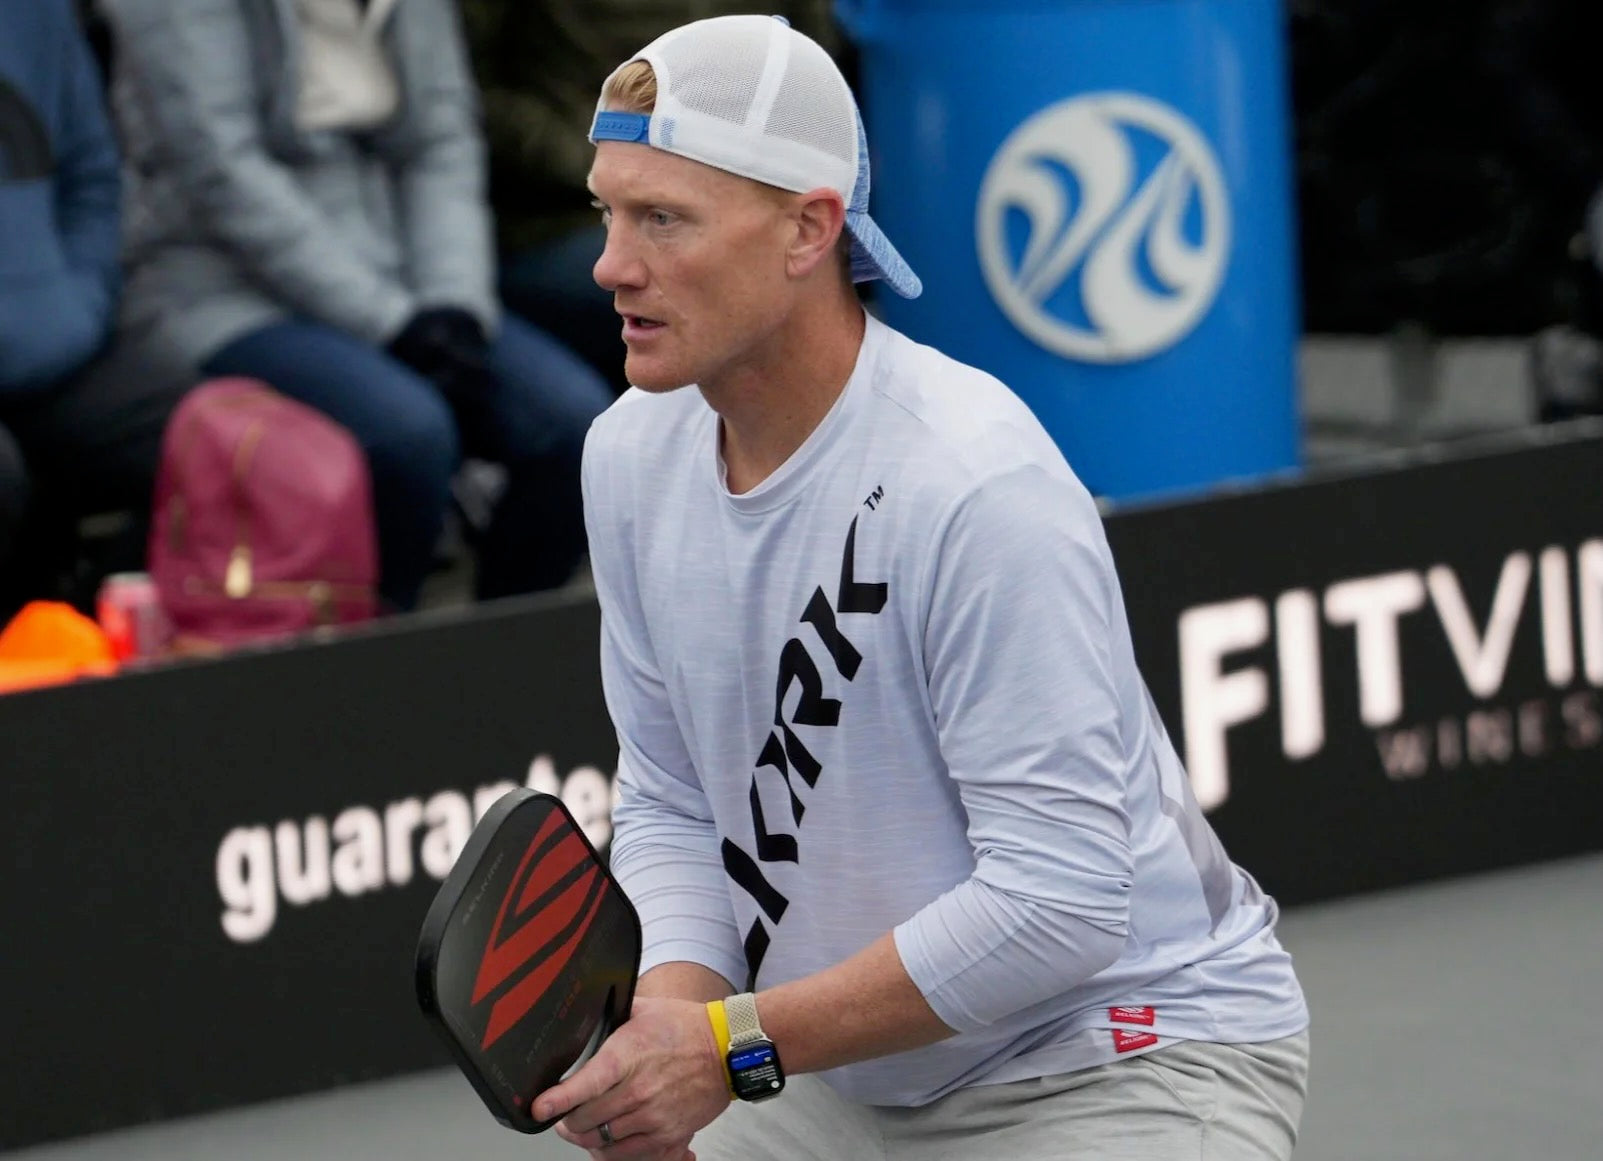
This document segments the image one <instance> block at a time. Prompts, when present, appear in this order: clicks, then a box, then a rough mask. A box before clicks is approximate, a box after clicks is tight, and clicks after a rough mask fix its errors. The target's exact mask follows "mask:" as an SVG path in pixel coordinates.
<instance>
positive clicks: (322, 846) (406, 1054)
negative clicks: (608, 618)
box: [0, 600, 617, 1149]
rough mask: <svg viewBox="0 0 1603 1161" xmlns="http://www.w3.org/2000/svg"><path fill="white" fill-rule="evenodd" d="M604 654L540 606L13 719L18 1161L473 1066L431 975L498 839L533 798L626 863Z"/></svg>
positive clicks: (8, 728)
mask: <svg viewBox="0 0 1603 1161" xmlns="http://www.w3.org/2000/svg"><path fill="white" fill-rule="evenodd" d="M597 626H598V617H597V611H596V608H595V606H594V604H593V603H592V602H589V601H582V602H579V603H577V604H552V603H551V602H550V601H549V600H547V601H531V602H515V603H510V604H508V605H504V606H499V607H497V608H495V609H494V610H486V611H480V612H478V613H477V614H476V615H474V616H472V617H464V618H451V619H445V620H440V621H436V622H424V623H422V624H417V623H413V624H411V625H409V626H407V627H405V628H400V629H396V630H394V631H380V632H376V633H373V634H372V635H364V636H361V637H357V638H352V639H348V640H342V641H338V642H334V643H330V644H327V645H320V646H316V647H312V648H305V649H295V650H286V651H280V652H273V653H264V654H260V655H254V656H241V657H237V658H232V659H228V660H224V661H220V662H215V663H208V664H201V665H195V666H192V667H185V668H177V669H172V670H167V671H160V672H151V673H146V674H140V675H134V676H128V677H123V678H118V679H116V680H112V681H104V682H97V683H93V684H88V685H83V686H78V687H72V688H66V689H58V690H46V691H40V692H37V693H30V694H19V695H13V696H9V697H3V698H0V747H3V751H0V752H3V755H4V757H3V775H0V779H3V792H4V795H5V803H6V810H5V812H4V820H3V822H0V827H3V832H0V833H3V835H4V838H3V840H0V841H4V843H5V847H6V852H7V857H8V859H9V867H10V873H8V874H7V875H5V876H4V878H3V879H0V923H3V935H0V942H3V947H4V952H3V955H0V983H3V984H4V994H5V996H6V1002H5V1003H4V1004H0V1044H3V1045H4V1046H5V1052H4V1057H5V1060H4V1065H3V1068H4V1073H3V1081H0V1149H4V1148H14V1147H18V1146H21V1145H24V1144H28V1143H31V1142H35V1141H41V1140H46V1139H49V1138H53V1137H60V1136H67V1135H73V1134H78V1133H84V1132H88V1131H91V1130H94V1129H99V1128H109V1127H112V1126H115V1125H120V1124H128V1123H133V1122H137V1121H143V1120H148V1119H153V1118H161V1117H171V1116H177V1115H181V1114H185V1113H192V1112H198V1111H201V1110H205V1109H211V1108H218V1107H224V1106H229V1105H235V1104H240V1103H244V1102H247V1101H255V1100H261V1099H265V1098H269V1097H274V1096H282V1095H287V1094H291V1093H297V1092H306V1091H310V1090H314V1089H319V1088H324V1087H328V1086H330V1085H333V1084H337V1083H341V1082H346V1081H355V1080H360V1079H366V1078H370V1077H378V1076H386V1075H392V1074H395V1073H398V1072H402V1071H406V1070H408V1069H415V1068H419V1067H423V1066H430V1065H443V1064H447V1063H448V1062H449V1056H448V1055H447V1054H446V1052H445V1049H444V1046H443V1045H442V1044H441V1043H440V1041H439V1040H438V1038H437V1037H436V1036H435V1034H434V1033H433V1031H432V1030H431V1029H430V1028H429V1027H428V1025H427V1024H426V1022H425V1021H424V1019H423V1017H422V1015H421V1014H420V1013H419V1011H418V1006H417V1000H416V998H415V995H414V988H413V973H412V964H413V956H414V953H415V950H416V946H417V938H418V932H419V930H420V928H421V925H422V921H423V917H424V914H425V913H426V912H427V910H428V906H429V903H430V901H431V900H432V899H433V897H434V893H435V891H436V890H437V889H438V886H439V882H440V880H441V879H443V877H444V875H445V874H446V872H447V871H448V870H449V867H450V865H451V863H452V861H453V860H454V859H455V857H456V854H457V853H458V852H459V851H460V849H461V847H462V845H463V843H464V842H465V840H466V838H467V835H468V833H469V829H470V827H471V825H472V823H473V821H474V819H476V818H477V817H478V816H479V815H481V814H482V813H483V812H484V810H486V809H488V806H489V805H490V803H491V801H493V799H494V798H496V797H498V796H499V795H500V794H501V793H503V792H504V791H505V790H506V789H508V788H510V787H511V786H512V785H514V784H527V785H531V786H533V787H535V788H536V789H541V790H545V791H547V792H549V793H558V794H560V795H561V796H562V797H563V799H564V800H565V802H566V803H567V804H568V806H569V808H570V810H571V811H572V812H573V814H574V815H575V817H576V819H577V820H578V821H579V822H580V824H581V825H582V826H584V828H585V830H586V833H587V834H588V836H589V837H590V838H591V840H592V841H593V842H596V843H597V844H598V845H604V844H605V842H606V840H607V839H608V838H609V837H610V833H611V832H610V823H609V822H608V818H609V812H610V780H611V775H612V772H613V769H614V763H615V759H616V756H617V745H616V741H615V739H614V738H613V736H612V733H611V729H610V726H609V725H608V721H607V715H606V711H605V707H604V705H603V703H602V699H601V691H600V681H599V673H598V665H597V661H596V641H597V632H598V627H597ZM464 1095H465V1096H467V1097H468V1099H472V1098H471V1095H470V1094H469V1093H468V1091H467V1086H466V1084H465V1083H464Z"/></svg>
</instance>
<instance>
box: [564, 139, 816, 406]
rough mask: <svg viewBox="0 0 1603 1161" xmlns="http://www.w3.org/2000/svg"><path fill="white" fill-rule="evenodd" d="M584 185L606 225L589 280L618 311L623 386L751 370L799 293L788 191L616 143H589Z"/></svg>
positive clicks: (653, 387) (712, 379) (669, 384)
mask: <svg viewBox="0 0 1603 1161" xmlns="http://www.w3.org/2000/svg"><path fill="white" fill-rule="evenodd" d="M590 189H591V191H592V192H593V193H594V194H595V196H596V201H597V203H598V204H599V205H600V206H601V207H602V213H603V219H604V220H605V221H606V224H607V246H606V249H605V251H603V253H602V255H601V258H600V259H599V260H598V261H597V262H596V266H595V279H596V281H597V282H598V283H600V284H601V286H603V287H604V288H606V289H607V290H610V291H612V293H613V302H614V305H615V307H616V308H617V311H618V313H619V314H620V315H621V316H623V341H624V344H625V346H626V347H627V349H628V355H627V358H626V359H625V361H624V371H625V373H626V374H627V375H628V377H629V381H630V382H631V383H633V384H634V385H635V386H637V387H640V388H643V389H644V390H647V391H672V390H674V389H675V388H678V387H683V386H686V385H687V384H691V383H699V384H702V385H704V386H705V385H708V384H715V383H717V382H719V381H720V379H722V378H725V377H727V376H729V375H730V374H732V373H737V372H738V371H740V370H741V369H742V368H747V367H760V366H761V362H762V359H763V355H764V348H765V346H766V340H767V339H768V338H769V337H770V336H771V335H772V334H773V333H774V332H775V331H776V330H777V329H778V328H779V327H780V326H781V325H782V324H783V322H784V319H785V317H786V316H787V314H788V313H789V308H790V304H791V302H792V300H793V295H794V294H795V293H796V289H797V288H796V287H795V286H794V284H793V283H792V282H791V280H790V279H789V278H788V277H787V275H786V253H787V246H788V244H789V242H790V240H791V239H792V238H793V237H794V223H793V221H792V219H791V216H790V214H789V213H788V206H789V201H788V199H787V197H786V195H785V194H783V193H782V192H780V191H777V190H773V189H769V188H767V187H765V186H762V185H759V184H758V183H757V182H753V181H748V180H746V179H745V178H742V177H736V176H735V175H733V174H729V173H725V172H723V171H722V170H718V169H713V168H712V167H711V166H707V165H702V164H700V163H699V162H695V161H691V160H689V159H687V158H683V157H677V156H675V155H673V154H671V153H664V152H662V151H661V150H658V149H653V148H651V147H650V146H649V145H641V144H637V143H634V142H623V141H603V142H601V143H599V144H598V145H597V147H596V156H595V162H594V164H593V165H592V167H591V169H590Z"/></svg>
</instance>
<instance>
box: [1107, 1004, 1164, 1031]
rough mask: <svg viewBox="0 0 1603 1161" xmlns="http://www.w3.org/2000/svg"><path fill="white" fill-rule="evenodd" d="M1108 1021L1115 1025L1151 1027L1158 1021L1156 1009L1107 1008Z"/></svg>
mask: <svg viewBox="0 0 1603 1161" xmlns="http://www.w3.org/2000/svg"><path fill="white" fill-rule="evenodd" d="M1108 1019H1109V1020H1112V1021H1113V1022H1114V1023H1115V1024H1144V1025H1146V1026H1147V1027H1148V1028H1150V1027H1152V1025H1153V1024H1154V1023H1156V1022H1157V1019H1158V1010H1157V1009H1156V1008H1109V1009H1108Z"/></svg>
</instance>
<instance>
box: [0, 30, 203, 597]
mask: <svg viewBox="0 0 1603 1161" xmlns="http://www.w3.org/2000/svg"><path fill="white" fill-rule="evenodd" d="M117 171H118V156H117V149H116V145H115V142H114V139H113V136H112V132H111V126H110V122H109V118H108V117H107V114H106V108H105V101H104V94H103V92H102V89H101V83H100V73H99V70H98V68H97V66H96V64H95V61H94V58H93V56H92V55H91V53H90V51H89V48H88V45H87V42H86V41H85V40H84V38H83V35H82V32H81V30H80V28H79V25H78V23H77V18H76V15H75V13H74V10H73V5H72V0H0V619H3V616H4V615H8V614H9V613H10V612H11V611H12V610H14V609H15V608H16V607H18V606H19V605H20V604H21V602H22V601H23V600H24V599H27V598H29V597H34V596H40V595H58V594H57V593H56V592H54V591H53V590H54V589H56V588H57V587H58V586H57V581H58V573H64V572H65V570H66V569H67V567H68V565H69V563H70V562H69V561H67V560H64V559H62V558H61V556H60V553H62V552H67V553H70V552H71V551H72V550H73V549H74V547H75V545H74V543H73V530H74V526H75V523H76V518H77V517H81V516H84V515H88V514H93V513H97V512H107V511H113V510H131V511H132V512H133V513H134V514H135V515H136V516H137V517H141V518H142V517H144V516H146V515H148V508H149V504H150V495H151V487H152V482H153V479H154V476H155V466H156V461H157V458H158V456H159V454H160V447H161V434H162V429H163V427H164V425H165V422H166V419H167V416H168V414H169V413H170V412H171V409H172V407H173V405H174V404H175V402H176V401H177V399H178V397H179V395H181V393H182V391H183V389H184V388H185V387H186V386H187V385H188V384H187V383H184V382H182V381H174V380H172V379H170V378H165V377H162V376H160V375H156V374H154V373H152V371H151V369H150V368H147V367H144V366H138V365H135V363H134V362H133V361H131V360H130V359H128V358H126V357H124V356H123V355H122V354H121V353H115V354H111V355H105V356H103V357H100V358H98V359H97V355H101V354H102V351H103V348H104V347H105V344H106V340H107V337H108V335H109V333H110V330H111V327H112V322H113V319H114V318H115V314H116V306H117V294H118V284H119V274H118V251H119V245H120V214H119V209H118V197H119V182H118V172H117ZM142 539H143V537H142V524H140V522H139V521H137V520H136V521H135V526H134V527H132V528H131V529H130V534H129V536H128V547H127V548H126V552H127V554H128V555H127V556H125V557H124V558H121V559H114V560H112V561H111V562H109V567H134V566H137V564H138V563H139V555H140V551H141V545H142ZM62 595H72V596H74V597H82V596H84V594H77V593H74V594H62Z"/></svg>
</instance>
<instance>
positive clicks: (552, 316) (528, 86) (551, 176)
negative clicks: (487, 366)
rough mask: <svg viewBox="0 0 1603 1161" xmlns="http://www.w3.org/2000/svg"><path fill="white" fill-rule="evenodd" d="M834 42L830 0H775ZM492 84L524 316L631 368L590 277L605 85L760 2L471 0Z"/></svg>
mask: <svg viewBox="0 0 1603 1161" xmlns="http://www.w3.org/2000/svg"><path fill="white" fill-rule="evenodd" d="M758 7H759V8H760V9H761V11H762V12H764V13H768V14H777V15H782V16H784V17H786V18H787V19H789V21H790V22H791V24H793V25H794V26H795V27H796V28H798V29H799V30H801V31H802V32H805V33H806V34H807V35H808V36H811V37H812V38H813V39H814V40H817V41H818V42H819V43H820V44H822V45H824V47H825V48H827V49H830V50H831V51H832V52H835V51H837V50H838V48H839V47H840V41H839V38H838V37H837V36H836V35H835V29H834V25H833V23H832V20H831V16H830V10H831V7H832V5H831V3H830V0H775V2H774V3H770V4H766V5H759V6H758ZM463 11H464V14H465V17H466V22H467V28H468V39H469V44H470V45H471V48H472V52H473V63H474V68H475V71H476V72H477V74H478V78H479V84H480V87H481V90H482V91H483V93H484V114H485V133H486V136H487V137H488V140H489V146H490V175H491V191H492V192H491V200H492V201H493V202H494V204H495V208H496V218H497V223H498V225H499V241H500V246H501V252H502V255H503V263H502V273H501V292H502V295H503V297H504V298H505V300H506V303H507V305H508V306H509V307H510V308H511V309H512V310H514V311H516V312H517V313H518V314H520V315H522V316H523V317H524V318H527V319H530V320H532V321H533V322H535V323H537V324H538V325H540V326H543V327H545V328H546V329H548V330H550V331H552V332H553V333H555V334H559V335H561V336H563V338H564V339H565V340H566V341H567V342H568V343H569V344H570V345H571V346H572V347H573V348H574V349H575V350H576V351H578V352H579V353H580V354H582V355H583V356H584V357H585V358H586V359H587V360H589V362H590V364H591V365H592V366H593V367H595V368H597V369H598V370H599V371H600V372H601V373H602V374H604V375H606V376H607V377H608V378H609V379H610V380H611V382H612V384H613V387H614V389H615V390H622V389H623V388H624V387H626V386H627V385H628V384H627V382H626V381H625V379H624V375H623V353H624V352H623V340H622V338H621V336H620V326H619V322H618V316H617V314H616V313H615V312H614V311H613V308H612V295H611V294H609V293H608V292H606V291H604V290H602V289H600V288H599V287H598V286H597V285H596V283H595V279H594V278H593V277H592V276H591V269H592V268H593V267H594V266H595V263H596V259H597V258H599V257H600V256H601V247H602V243H603V241H604V238H605V235H604V234H603V232H602V229H601V225H600V221H599V219H598V218H597V216H596V212H595V210H593V209H592V208H591V205H590V202H591V194H590V192H589V190H588V189H587V188H586V186H585V177H586V175H587V174H588V173H589V172H590V158H591V155H592V153H593V152H594V150H593V149H592V147H591V145H590V142H589V140H588V136H589V132H590V121H591V119H592V118H593V117H594V116H595V111H596V94H597V93H598V92H600V91H601V82H603V81H604V80H606V79H607V75H608V74H609V73H611V72H612V70H613V68H615V67H616V65H617V63H618V62H619V61H621V60H625V59H627V58H628V57H629V56H630V55H631V54H633V53H634V52H636V51H637V50H639V49H642V48H644V47H645V46H646V45H648V44H650V43H651V42H652V41H653V40H655V39H656V38H657V37H659V36H661V35H662V34H663V33H664V32H667V31H668V30H669V29H671V28H676V27H678V26H679V25H681V24H685V23H688V22H689V21H692V20H700V19H702V18H704V17H709V16H724V15H729V14H731V13H741V12H750V11H753V8H752V5H751V4H750V3H737V2H735V0H543V2H540V3H533V2H531V0H463Z"/></svg>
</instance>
